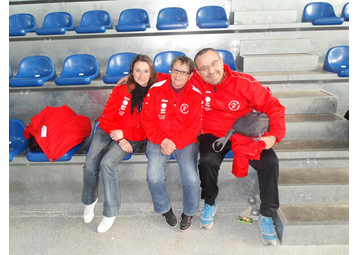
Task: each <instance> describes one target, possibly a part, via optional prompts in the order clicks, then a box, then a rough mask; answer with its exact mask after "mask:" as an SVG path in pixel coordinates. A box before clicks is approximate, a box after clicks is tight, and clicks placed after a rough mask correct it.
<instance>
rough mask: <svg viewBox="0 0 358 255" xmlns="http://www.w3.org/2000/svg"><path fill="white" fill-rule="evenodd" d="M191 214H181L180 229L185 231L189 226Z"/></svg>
mask: <svg viewBox="0 0 358 255" xmlns="http://www.w3.org/2000/svg"><path fill="white" fill-rule="evenodd" d="M192 218H193V216H187V215H185V214H184V213H182V214H181V221H180V231H182V232H185V231H188V230H189V229H190V228H191V219H192Z"/></svg>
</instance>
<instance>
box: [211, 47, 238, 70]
mask: <svg viewBox="0 0 358 255" xmlns="http://www.w3.org/2000/svg"><path fill="white" fill-rule="evenodd" d="M216 51H217V52H218V53H219V55H220V57H221V58H222V59H223V60H224V63H225V64H227V65H228V66H229V67H230V69H231V70H233V71H237V67H236V63H235V59H234V55H233V54H232V53H231V52H230V51H227V50H216Z"/></svg>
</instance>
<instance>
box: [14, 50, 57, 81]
mask: <svg viewBox="0 0 358 255" xmlns="http://www.w3.org/2000/svg"><path fill="white" fill-rule="evenodd" d="M55 76H56V70H55V66H54V65H53V63H52V60H51V59H50V58H49V57H46V56H31V57H26V58H24V59H23V60H21V62H20V65H19V70H18V72H17V74H16V75H15V76H14V77H13V78H11V79H10V80H9V85H10V87H31V86H43V85H44V83H45V82H46V81H49V80H51V79H53V78H55Z"/></svg>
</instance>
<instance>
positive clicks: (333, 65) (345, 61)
mask: <svg viewBox="0 0 358 255" xmlns="http://www.w3.org/2000/svg"><path fill="white" fill-rule="evenodd" d="M323 70H326V71H328V72H332V73H337V75H338V76H339V77H349V46H336V47H332V48H330V49H329V50H328V51H327V54H326V57H325V59H324V64H323Z"/></svg>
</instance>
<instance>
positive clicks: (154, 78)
mask: <svg viewBox="0 0 358 255" xmlns="http://www.w3.org/2000/svg"><path fill="white" fill-rule="evenodd" d="M139 61H140V62H146V63H147V64H148V65H149V69H150V78H149V81H148V86H149V87H151V86H152V85H153V84H154V83H156V82H157V72H156V71H155V67H154V64H153V61H152V60H151V59H150V57H148V56H147V55H142V54H138V55H137V56H135V57H134V58H133V60H132V63H131V65H130V67H129V77H128V80H127V83H126V85H127V87H128V92H131V91H132V90H133V89H134V86H135V84H136V83H135V80H134V76H133V69H134V65H135V63H137V62H139Z"/></svg>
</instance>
